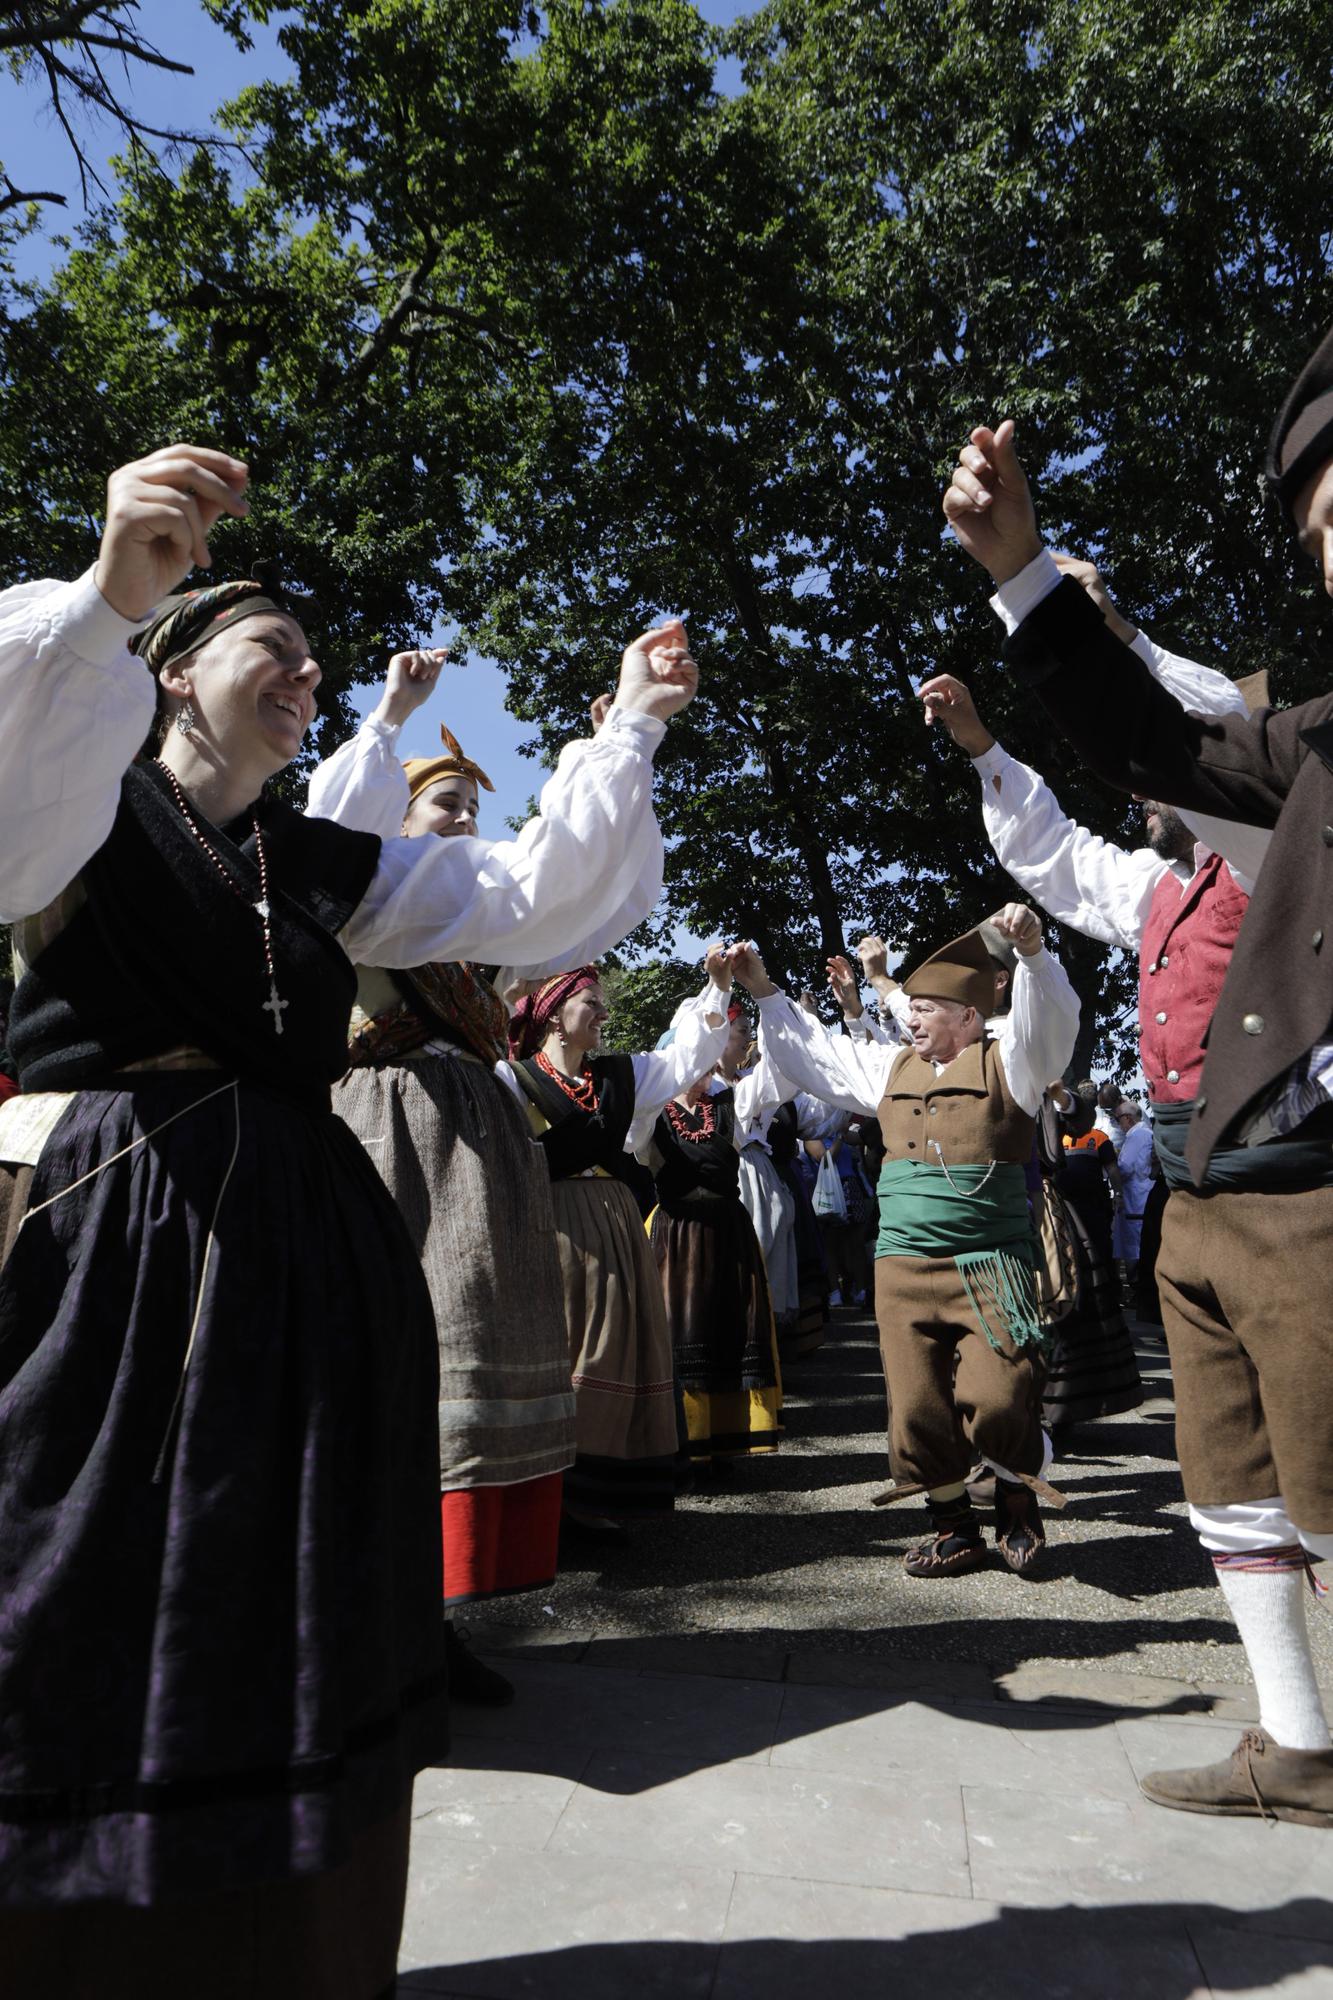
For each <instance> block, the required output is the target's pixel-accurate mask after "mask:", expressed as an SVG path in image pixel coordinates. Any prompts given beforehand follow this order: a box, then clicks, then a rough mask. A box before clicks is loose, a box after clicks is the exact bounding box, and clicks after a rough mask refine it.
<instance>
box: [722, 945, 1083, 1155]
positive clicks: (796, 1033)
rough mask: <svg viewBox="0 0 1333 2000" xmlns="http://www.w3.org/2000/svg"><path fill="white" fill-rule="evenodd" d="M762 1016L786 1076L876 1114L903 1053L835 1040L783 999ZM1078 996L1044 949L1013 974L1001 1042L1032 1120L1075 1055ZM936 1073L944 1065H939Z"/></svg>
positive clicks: (1012, 1085)
mask: <svg viewBox="0 0 1333 2000" xmlns="http://www.w3.org/2000/svg"><path fill="white" fill-rule="evenodd" d="M759 1018H760V1021H761V1022H762V1024H763V1030H764V1035H765V1037H766V1039H767V1040H768V1043H769V1045H770V1047H771V1049H772V1054H773V1060H774V1061H775V1062H777V1063H780V1064H781V1066H782V1073H783V1075H785V1076H788V1077H790V1078H791V1080H792V1082H793V1083H795V1084H796V1085H797V1086H798V1087H800V1088H801V1089H804V1090H808V1091H809V1092H810V1093H811V1095H812V1096H815V1097H820V1098H823V1099H824V1101H825V1102H826V1103H828V1104H836V1105H838V1106H839V1107H840V1109H842V1110H843V1111H860V1112H871V1111H878V1109H879V1106H880V1103H881V1101H882V1099H883V1096H884V1092H885V1089H886V1087H887V1085H888V1081H889V1076H890V1074H891V1072H892V1071H893V1069H894V1067H895V1065H896V1064H897V1063H898V1062H899V1061H901V1059H902V1058H903V1057H904V1056H905V1055H906V1054H907V1050H906V1049H904V1048H900V1047H896V1046H893V1045H886V1044H884V1043H882V1042H871V1041H853V1040H852V1038H851V1037H850V1036H849V1035H834V1034H830V1032H829V1030H828V1029H827V1028H826V1027H825V1026H824V1023H823V1022H822V1021H820V1020H817V1019H816V1018H815V1016H814V1015H813V1014H807V1013H806V1011H805V1009H804V1008H803V1007H798V1006H797V1005H796V1003H795V1001H793V1000H791V999H789V998H788V996H787V995H786V994H785V993H771V994H769V996H768V997H767V999H764V1000H761V1001H760V1002H759ZM1077 1035H1078V995H1077V994H1076V993H1075V991H1074V989H1073V987H1072V986H1071V985H1070V983H1069V980H1068V978H1067V977H1066V975H1065V970H1064V967H1063V966H1062V965H1061V964H1060V962H1059V960H1058V959H1055V958H1052V957H1051V954H1050V953H1049V952H1048V951H1047V950H1046V947H1045V946H1044V945H1043V946H1042V948H1041V950H1040V951H1037V952H1035V953H1033V955H1032V956H1031V957H1029V958H1023V957H1020V958H1019V961H1018V964H1017V965H1016V966H1015V968H1014V984H1013V999H1012V1003H1011V1005H1010V1009H1009V1012H1008V1014H1007V1015H1006V1016H1005V1017H1004V1020H1003V1022H1002V1023H1001V1026H1000V1031H999V1034H998V1035H997V1036H996V1040H997V1042H998V1044H999V1052H1000V1061H1001V1062H1002V1063H1003V1065H1004V1073H1005V1077H1006V1078H1007V1080H1008V1084H1009V1089H1010V1091H1011V1092H1012V1093H1013V1098H1014V1102H1015V1103H1016V1104H1017V1105H1018V1106H1019V1107H1020V1109H1022V1110H1024V1111H1027V1112H1029V1113H1030V1114H1032V1115H1033V1116H1034V1117H1035V1115H1036V1112H1037V1108H1038V1106H1039V1105H1040V1103H1041V1099H1042V1093H1043V1091H1044V1090H1045V1088H1046V1086H1047V1084H1048V1083H1049V1082H1050V1080H1051V1078H1052V1077H1055V1076H1059V1075H1060V1074H1061V1072H1062V1071H1063V1069H1064V1067H1065V1064H1066V1063H1067V1062H1068V1061H1069V1058H1070V1057H1071V1056H1072V1055H1073V1053H1074V1042H1075V1040H1076V1038H1077ZM935 1067H936V1070H937V1071H938V1070H939V1069H941V1068H942V1067H943V1065H942V1064H940V1063H937V1064H936V1065H935Z"/></svg>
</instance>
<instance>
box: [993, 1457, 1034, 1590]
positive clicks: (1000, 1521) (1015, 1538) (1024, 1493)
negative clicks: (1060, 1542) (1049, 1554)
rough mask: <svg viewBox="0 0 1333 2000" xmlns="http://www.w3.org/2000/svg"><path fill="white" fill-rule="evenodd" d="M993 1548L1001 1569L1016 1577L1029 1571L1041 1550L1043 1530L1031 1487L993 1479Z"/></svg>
mask: <svg viewBox="0 0 1333 2000" xmlns="http://www.w3.org/2000/svg"><path fill="white" fill-rule="evenodd" d="M995 1547H996V1551H997V1553H998V1554H999V1557H1000V1560H1001V1562H1003V1564H1004V1565H1005V1568H1006V1569H1012V1570H1016V1571H1017V1572H1018V1574H1019V1575H1020V1576H1021V1575H1023V1574H1024V1573H1028V1572H1030V1571H1031V1570H1032V1567H1033V1565H1034V1564H1035V1563H1036V1562H1037V1560H1038V1558H1039V1557H1040V1556H1041V1555H1042V1553H1043V1552H1044V1550H1045V1548H1046V1530H1045V1529H1044V1528H1043V1527H1042V1524H1041V1508H1040V1507H1039V1506H1038V1505H1037V1496H1036V1494H1035V1493H1034V1492H1033V1491H1032V1489H1031V1487H1029V1486H1020V1485H1018V1483H1017V1482H1016V1481H1014V1480H1010V1479H997V1480H996V1482H995Z"/></svg>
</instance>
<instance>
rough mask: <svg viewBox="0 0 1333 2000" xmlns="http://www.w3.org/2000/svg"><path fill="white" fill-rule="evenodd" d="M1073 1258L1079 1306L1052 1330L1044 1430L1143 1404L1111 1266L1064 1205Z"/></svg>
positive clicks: (1135, 1360)
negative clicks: (1075, 1267)
mask: <svg viewBox="0 0 1333 2000" xmlns="http://www.w3.org/2000/svg"><path fill="white" fill-rule="evenodd" d="M1066 1207H1067V1212H1068V1215H1069V1222H1070V1228H1071V1230H1072V1232H1073V1236H1074V1250H1075V1254H1076V1256H1077V1258H1078V1276H1079V1302H1078V1305H1077V1306H1076V1307H1075V1309H1074V1311H1073V1312H1072V1313H1070V1314H1069V1315H1068V1317H1067V1318H1065V1319H1062V1320H1061V1321H1060V1322H1059V1324H1058V1325H1057V1326H1056V1328H1055V1339H1054V1342H1053V1344H1052V1347H1051V1352H1050V1357H1049V1359H1048V1361H1047V1364H1046V1382H1045V1387H1044V1388H1043V1390H1042V1399H1041V1420H1042V1422H1043V1424H1044V1425H1045V1426H1046V1428H1047V1430H1054V1429H1056V1428H1057V1427H1058V1426H1060V1425H1062V1424H1086V1423H1091V1422H1093V1420H1094V1419H1095V1418H1097V1417H1114V1416H1121V1415H1123V1414H1124V1412H1125V1411H1126V1410H1137V1408H1138V1407H1139V1404H1140V1403H1141V1402H1142V1401H1143V1380H1142V1377H1141V1376H1140V1374H1139V1363H1138V1357H1137V1355H1136V1354H1135V1352H1134V1343H1133V1341H1132V1340H1131V1339H1130V1334H1129V1328H1128V1327H1127V1326H1126V1324H1125V1316H1124V1313H1123V1312H1122V1311H1121V1308H1120V1292H1119V1286H1118V1285H1117V1283H1116V1276H1115V1267H1114V1265H1108V1264H1107V1263H1105V1262H1104V1261H1103V1259H1102V1256H1101V1253H1100V1250H1099V1247H1098V1242H1097V1238H1096V1237H1095V1236H1093V1235H1092V1233H1091V1232H1090V1231H1089V1229H1088V1227H1087V1224H1086V1222H1085V1220H1084V1216H1083V1214H1082V1212H1081V1211H1080V1210H1079V1209H1077V1208H1075V1206H1074V1204H1073V1202H1069V1203H1067V1204H1066Z"/></svg>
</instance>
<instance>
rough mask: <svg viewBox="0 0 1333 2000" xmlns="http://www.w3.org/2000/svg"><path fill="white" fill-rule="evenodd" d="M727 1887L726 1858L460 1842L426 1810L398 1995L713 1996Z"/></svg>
mask: <svg viewBox="0 0 1333 2000" xmlns="http://www.w3.org/2000/svg"><path fill="white" fill-rule="evenodd" d="M731 1890H732V1877H731V1874H730V1873H729V1872H728V1871H726V1870H719V1869H690V1868H684V1867H681V1866H678V1865H670V1864H663V1863H653V1864H651V1865H644V1864H643V1863H641V1862H640V1861H638V1860H636V1859H635V1858H634V1857H633V1856H632V1855H623V1856H621V1857H620V1858H619V1860H618V1861H617V1863H616V1865H615V1866H614V1867H611V1868H609V1867H608V1866H607V1864H606V1860H605V1858H604V1857H603V1856H601V1855H593V1856H587V1855H579V1854H529V1853H524V1854H521V1855H520V1854H517V1853H516V1852H515V1851H514V1850H513V1849H512V1848H501V1847H497V1848H469V1847H461V1846H460V1845H459V1844H458V1842H457V1841H454V1840H452V1839H450V1838H448V1837H447V1836H445V1835H443V1834H441V1833H440V1832H439V1830H438V1829H436V1828H434V1827H432V1826H431V1824H430V1821H429V1820H419V1821H417V1822H416V1823H415V1825H414V1826H413V1830H412V1893H411V1896H410V1897H409V1901H408V1911H407V1923H406V1926H405V1928H404V1932H403V1946H402V1952H401V1954H400V1957H399V1977H398V1991H399V1995H400V1996H406V1995H408V1994H413V1993H434V1994H441V1993H443V1994H450V1995H458V1994H463V1995H468V1996H472V1995H477V1996H482V2000H527V1996H529V1995H531V1996H540V2000H565V1996H569V2000H627V1996H629V1995H633V1996H634V2000H708V1994H709V1988H710V1986H711V1984H712V1981H713V1976H714V1973H715V1971H716V1967H717V1954H718V1948H719V1946H720V1943H721V1939H722V1928H723V1924H724V1923H725V1921H726V1914H727V1906H728V1904H729V1902H730V1900H731ZM668 1947H670V1949H668Z"/></svg>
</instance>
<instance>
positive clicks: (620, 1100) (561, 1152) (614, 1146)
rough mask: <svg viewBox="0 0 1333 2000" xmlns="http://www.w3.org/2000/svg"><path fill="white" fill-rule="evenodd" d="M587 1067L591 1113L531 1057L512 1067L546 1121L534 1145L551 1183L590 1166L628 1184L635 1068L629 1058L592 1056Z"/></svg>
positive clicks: (583, 1170)
mask: <svg viewBox="0 0 1333 2000" xmlns="http://www.w3.org/2000/svg"><path fill="white" fill-rule="evenodd" d="M588 1068H589V1069H590V1070H591V1072H592V1077H593V1081H594V1083H595V1084H596V1086H597V1109H596V1110H595V1111H585V1110H584V1109H583V1107H582V1105H579V1104H575V1102H574V1100H573V1098H572V1097H570V1095H569V1093H568V1092H567V1091H564V1090H562V1089H561V1088H560V1085H559V1084H558V1083H557V1082H556V1081H555V1079H554V1077H550V1076H548V1075H547V1074H546V1071H545V1070H544V1069H541V1068H540V1067H539V1066H538V1063H537V1060H536V1058H535V1057H533V1056H529V1057H528V1058H527V1060H526V1061H524V1062H519V1063H515V1064H514V1074H515V1076H517V1078H518V1080H519V1083H520V1084H521V1085H522V1087H523V1089H524V1090H525V1091H526V1092H527V1094H528V1096H529V1097H530V1098H531V1099H532V1101H533V1103H534V1104H535V1105H536V1107H537V1109H538V1110H539V1111H540V1112H541V1114H542V1116H543V1118H545V1119H546V1121H547V1127H548V1129H547V1130H546V1131H545V1132H542V1133H540V1134H539V1135H538V1144H539V1145H540V1146H541V1149H542V1151H543V1152H544V1153H545V1155H546V1167H547V1171H548V1173H549V1174H550V1176H551V1179H552V1180H553V1181H564V1180H570V1179H572V1178H573V1176H574V1175H575V1174H584V1173H587V1171H588V1169H589V1168H590V1167H601V1168H603V1169H604V1171H605V1172H607V1173H608V1174H613V1175H614V1176H615V1178H616V1179H617V1180H620V1181H628V1180H629V1174H628V1173H627V1171H626V1169H627V1166H628V1164H629V1161H628V1156H627V1155H626V1152H625V1140H626V1139H627V1138H628V1136H629V1128H630V1125H631V1124H632V1123H633V1119H634V1064H633V1062H632V1061H631V1059H630V1058H629V1056H621V1055H606V1056H592V1057H590V1058H589V1061H588Z"/></svg>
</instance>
